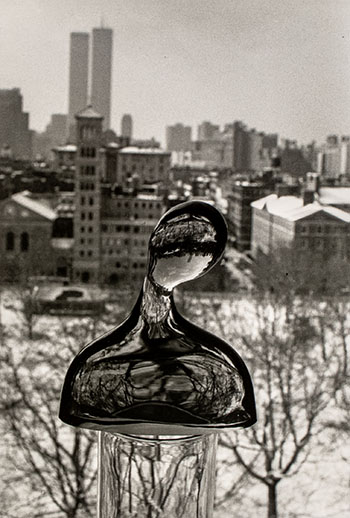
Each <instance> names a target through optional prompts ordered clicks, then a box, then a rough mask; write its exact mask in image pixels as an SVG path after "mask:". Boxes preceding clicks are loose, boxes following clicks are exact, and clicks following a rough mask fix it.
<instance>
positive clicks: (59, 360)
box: [0, 317, 101, 518]
mask: <svg viewBox="0 0 350 518" xmlns="http://www.w3.org/2000/svg"><path fill="white" fill-rule="evenodd" d="M44 318H45V324H44V327H46V329H47V331H48V334H46V336H44V337H42V338H41V339H40V340H33V341H32V342H31V343H30V344H25V343H18V340H13V339H12V340H10V339H9V338H7V339H6V340H4V343H3V345H2V349H1V393H0V411H1V424H2V427H3V428H4V432H5V433H6V436H7V438H8V454H7V457H8V467H9V469H8V473H7V481H8V483H11V480H12V479H13V478H16V484H17V485H18V484H20V486H21V487H23V492H25V490H28V491H30V500H31V501H33V502H34V501H35V508H36V510H35V512H34V510H33V511H32V512H33V514H31V516H33V517H39V516H48V515H50V516H53V517H55V516H57V517H60V518H61V517H62V516H65V517H67V518H79V517H82V516H91V517H92V516H95V495H96V488H95V483H96V451H95V445H96V438H95V434H94V433H92V432H86V431H83V430H80V429H73V428H69V427H67V426H66V425H64V424H62V423H60V422H59V420H58V418H57V415H58V405H59V398H60V391H61V386H62V381H63V376H64V374H65V371H66V368H67V365H68V363H69V361H70V360H71V359H72V358H73V357H74V355H75V354H76V352H77V350H78V348H79V346H81V345H83V343H84V342H87V341H89V340H91V339H92V337H93V333H97V332H101V329H100V328H99V326H98V324H96V322H93V321H92V320H91V319H83V320H77V319H67V320H63V319H55V318H52V317H50V319H49V320H48V317H44ZM11 466H13V467H14V470H12V471H11ZM27 505H28V502H27ZM14 514H15V515H16V516H20V510H19V509H17V511H16V512H15V513H14ZM6 515H7V516H11V510H10V511H9V510H7V511H6ZM24 516H28V509H27V510H26V511H24Z"/></svg>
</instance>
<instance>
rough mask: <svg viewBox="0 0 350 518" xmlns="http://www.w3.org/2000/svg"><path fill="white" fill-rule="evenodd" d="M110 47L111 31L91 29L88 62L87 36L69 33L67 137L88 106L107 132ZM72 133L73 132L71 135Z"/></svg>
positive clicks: (111, 41)
mask: <svg viewBox="0 0 350 518" xmlns="http://www.w3.org/2000/svg"><path fill="white" fill-rule="evenodd" d="M112 46H113V31H112V29H107V28H104V27H100V28H97V29H93V31H92V52H91V54H92V55H91V59H90V35H89V34H88V33H86V32H72V33H71V40H70V67H69V116H68V124H69V128H70V134H72V126H73V125H74V123H75V118H74V117H75V115H76V114H77V113H78V112H80V111H81V110H83V109H84V108H85V107H86V106H87V105H88V104H90V103H91V104H92V106H93V107H94V109H95V110H96V111H97V112H98V113H100V114H101V115H102V116H103V127H104V129H108V128H110V114H111V80H112ZM90 62H91V68H90ZM90 70H91V73H89V71H90ZM74 133H75V130H73V135H74Z"/></svg>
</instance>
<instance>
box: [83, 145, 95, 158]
mask: <svg viewBox="0 0 350 518" xmlns="http://www.w3.org/2000/svg"><path fill="white" fill-rule="evenodd" d="M80 156H81V157H83V158H96V148H95V147H87V146H82V147H81V148H80Z"/></svg>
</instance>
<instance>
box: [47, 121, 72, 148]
mask: <svg viewBox="0 0 350 518" xmlns="http://www.w3.org/2000/svg"><path fill="white" fill-rule="evenodd" d="M66 131H67V115H65V114H63V113H53V114H52V115H51V120H50V123H49V124H48V125H47V126H46V133H47V135H48V137H49V139H50V141H51V146H52V147H54V146H59V145H61V144H65V142H66V138H67V133H66Z"/></svg>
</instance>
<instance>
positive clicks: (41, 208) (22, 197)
mask: <svg viewBox="0 0 350 518" xmlns="http://www.w3.org/2000/svg"><path fill="white" fill-rule="evenodd" d="M11 199H12V200H13V201H14V202H16V203H18V204H19V205H22V207H25V208H26V209H29V210H31V211H33V212H36V213H37V214H39V215H40V216H42V217H43V218H45V219H48V220H50V221H54V220H55V219H56V213H55V211H53V210H52V209H50V208H49V207H48V206H47V205H44V204H43V203H42V202H40V201H38V200H33V199H32V198H30V197H29V196H27V195H26V194H25V191H23V192H18V193H16V194H13V195H12V196H11Z"/></svg>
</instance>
